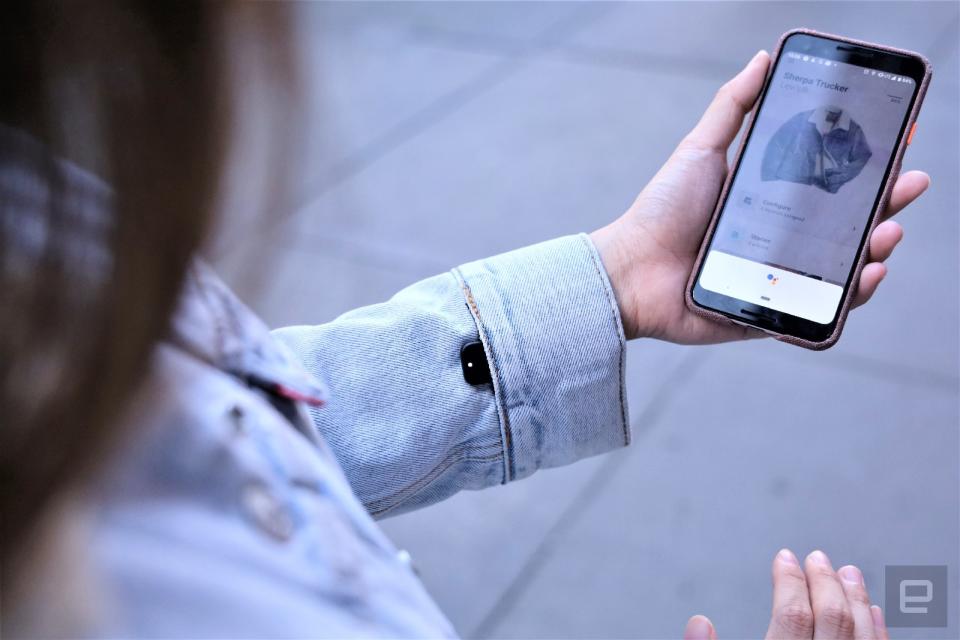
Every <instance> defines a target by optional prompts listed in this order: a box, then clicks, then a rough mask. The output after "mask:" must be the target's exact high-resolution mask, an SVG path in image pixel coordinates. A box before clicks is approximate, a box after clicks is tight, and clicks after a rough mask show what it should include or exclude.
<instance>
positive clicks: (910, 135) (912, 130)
mask: <svg viewBox="0 0 960 640" xmlns="http://www.w3.org/2000/svg"><path fill="white" fill-rule="evenodd" d="M916 132H917V123H916V122H914V123H913V126H911V127H910V133H908V134H907V144H910V143H911V142H913V134H915V133H916Z"/></svg>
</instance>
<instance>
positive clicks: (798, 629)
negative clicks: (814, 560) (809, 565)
mask: <svg viewBox="0 0 960 640" xmlns="http://www.w3.org/2000/svg"><path fill="white" fill-rule="evenodd" d="M812 637H813V610H812V609H811V608H810V593H809V591H808V589H807V579H806V576H804V574H803V569H801V568H800V562H799V561H797V557H796V556H795V555H793V552H791V551H790V550H789V549H781V550H780V552H779V553H778V554H777V557H776V558H774V559H773V615H772V616H771V617H770V627H769V628H768V629H767V639H768V640H773V639H776V640H809V639H810V638H812Z"/></svg>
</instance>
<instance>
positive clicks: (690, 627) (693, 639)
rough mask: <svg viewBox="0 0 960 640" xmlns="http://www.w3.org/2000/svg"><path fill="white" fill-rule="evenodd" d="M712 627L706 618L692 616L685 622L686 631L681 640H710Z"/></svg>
mask: <svg viewBox="0 0 960 640" xmlns="http://www.w3.org/2000/svg"><path fill="white" fill-rule="evenodd" d="M712 626H713V625H711V624H710V620H709V619H708V618H707V617H706V616H693V617H692V618H690V620H689V621H688V622H687V630H686V631H685V632H684V633H683V640H710V638H711V635H710V632H711V630H712Z"/></svg>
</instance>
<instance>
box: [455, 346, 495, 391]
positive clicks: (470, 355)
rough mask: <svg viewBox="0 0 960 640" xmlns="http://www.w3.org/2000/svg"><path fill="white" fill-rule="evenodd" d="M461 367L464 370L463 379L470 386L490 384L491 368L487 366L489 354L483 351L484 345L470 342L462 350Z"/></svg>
mask: <svg viewBox="0 0 960 640" xmlns="http://www.w3.org/2000/svg"><path fill="white" fill-rule="evenodd" d="M460 366H461V367H462V368H463V379H464V380H466V381H467V383H468V384H472V385H479V384H490V383H491V382H493V380H492V378H491V377H490V367H489V366H488V365H487V352H486V351H484V350H483V343H482V342H480V341H477V342H468V343H467V344H465V345H463V347H462V348H461V349H460Z"/></svg>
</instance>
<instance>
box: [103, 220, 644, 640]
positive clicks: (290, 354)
mask: <svg viewBox="0 0 960 640" xmlns="http://www.w3.org/2000/svg"><path fill="white" fill-rule="evenodd" d="M478 338H479V339H480V340H481V341H482V342H483V344H484V347H485V349H486V355H487V358H488V363H489V366H490V370H491V377H492V383H490V384H484V385H480V386H473V385H470V384H468V383H467V382H466V381H465V379H464V376H463V372H462V369H461V363H460V357H459V352H460V348H461V346H462V345H463V344H465V343H467V342H470V341H474V340H477V339H478ZM623 359H624V337H623V332H622V328H621V323H620V318H619V315H618V310H617V305H616V303H615V301H614V298H613V294H612V291H611V289H610V285H609V282H608V280H607V277H606V274H605V272H604V270H603V267H602V266H601V263H600V260H599V258H598V256H597V253H596V251H595V249H594V248H593V246H592V245H591V243H590V241H589V239H588V237H587V236H582V235H581V236H572V237H566V238H561V239H558V240H554V241H551V242H546V243H543V244H540V245H536V246H532V247H528V248H526V249H521V250H519V251H515V252H512V253H508V254H505V255H501V256H497V257H494V258H490V259H488V260H482V261H479V262H474V263H470V264H466V265H463V266H461V267H459V268H457V269H454V270H453V271H451V272H450V273H446V274H443V275H439V276H436V277H433V278H430V279H427V280H424V281H422V282H419V283H417V284H414V285H413V286H410V287H408V288H407V289H404V290H403V291H401V292H400V293H398V294H397V295H395V296H394V297H393V298H392V299H390V300H389V301H387V302H384V303H382V304H378V305H374V306H371V307H366V308H362V309H358V310H356V311H352V312H350V313H347V314H345V315H343V316H341V317H340V318H338V319H336V320H334V321H333V322H330V323H328V324H324V325H319V326H301V327H289V328H284V329H280V330H278V331H276V332H274V333H273V334H270V333H269V332H268V331H267V330H266V329H265V328H264V327H263V325H261V324H260V322H259V321H258V320H256V319H255V318H254V317H253V316H252V314H250V313H249V312H248V311H247V310H246V309H245V308H244V307H243V305H241V304H240V303H239V302H238V301H237V300H236V298H235V297H233V296H232V294H231V293H230V292H229V291H228V290H227V289H226V287H225V286H224V285H223V284H222V283H221V282H220V281H219V280H217V279H216V277H215V276H214V275H213V274H212V273H211V272H210V271H209V270H207V269H205V268H202V267H198V268H197V269H196V270H195V271H194V272H193V273H192V274H191V275H190V282H189V285H188V288H187V291H186V294H185V296H184V303H183V305H182V309H181V312H180V314H179V315H178V318H177V321H176V323H175V330H174V333H173V338H172V339H171V341H170V343H169V344H165V345H163V346H162V347H160V349H159V350H158V353H157V358H156V367H155V369H156V373H155V376H154V380H153V382H152V384H151V394H150V395H152V396H154V399H153V400H152V401H148V402H147V405H148V407H149V408H146V409H144V410H141V411H139V412H138V414H137V417H136V419H137V420H138V428H139V429H140V432H141V433H142V434H143V435H142V436H141V437H140V438H139V439H138V441H137V442H135V443H134V444H133V445H132V446H131V447H130V449H129V450H128V451H127V452H126V453H125V454H124V455H123V456H122V458H121V459H120V460H119V461H118V463H117V465H116V466H115V468H113V469H111V471H110V473H108V474H107V475H106V476H105V477H104V480H103V482H102V483H101V491H102V493H101V495H100V498H99V501H98V506H97V508H96V512H97V517H96V522H97V526H96V531H95V534H94V541H95V544H94V546H93V548H94V550H95V554H96V563H95V564H96V566H97V567H98V568H99V570H100V571H101V576H102V580H101V584H102V585H103V587H104V590H105V592H106V594H107V596H108V597H107V602H108V606H107V607H106V611H108V612H109V613H108V614H104V616H103V617H102V618H101V619H99V620H97V626H96V628H95V629H93V633H94V634H95V635H106V636H144V635H150V636H163V637H199V636H210V635H217V636H231V637H288V636H296V637H304V636H306V637H338V638H343V637H354V636H385V637H448V636H453V635H455V630H454V629H453V628H452V627H451V625H450V623H449V622H448V621H447V620H446V618H445V617H444V616H443V614H442V613H441V612H440V611H439V610H438V609H437V607H436V606H435V604H434V603H433V601H432V600H431V598H430V596H429V595H428V594H427V593H426V591H425V590H424V588H423V587H422V585H421V583H420V581H419V579H418V578H417V576H416V575H415V574H414V572H413V571H412V570H411V568H410V566H409V563H408V562H407V561H406V556H405V555H404V554H402V553H398V550H397V549H396V548H394V546H393V545H392V544H391V543H390V541H389V540H387V538H386V537H385V536H384V535H383V534H382V533H381V532H380V530H379V529H378V527H377V525H376V524H375V522H374V518H379V517H384V516H386V515H390V514H395V513H401V512H403V511H408V510H411V509H416V508H419V507H423V506H426V505H429V504H431V503H434V502H437V501H439V500H442V499H444V498H446V497H448V496H450V495H452V494H454V493H456V492H457V491H459V490H461V489H481V488H484V487H488V486H492V485H497V484H501V483H505V482H509V481H512V480H517V479H519V478H522V477H524V476H527V475H529V474H531V473H533V472H534V471H535V470H537V469H539V468H543V467H550V466H556V465H561V464H566V463H569V462H572V461H574V460H576V459H578V458H581V457H584V456H588V455H593V454H597V453H601V452H604V451H607V450H610V449H613V448H616V447H621V446H624V445H626V444H627V443H628V441H629V428H628V421H627V409H626V404H625V395H624V387H623V366H624V360H623ZM304 367H305V368H306V371H309V372H310V373H309V374H308V373H306V372H305V371H304ZM311 374H312V375H311ZM320 378H322V379H323V380H324V381H325V382H324V383H320V382H319V379H320ZM308 407H309V408H308Z"/></svg>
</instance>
